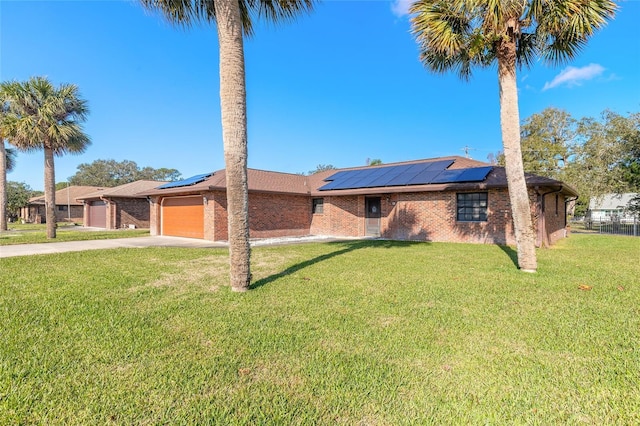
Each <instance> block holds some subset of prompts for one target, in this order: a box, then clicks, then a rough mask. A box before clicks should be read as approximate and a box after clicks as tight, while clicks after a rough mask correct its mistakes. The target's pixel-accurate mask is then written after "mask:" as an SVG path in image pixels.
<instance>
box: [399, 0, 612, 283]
mask: <svg viewBox="0 0 640 426" xmlns="http://www.w3.org/2000/svg"><path fill="white" fill-rule="evenodd" d="M616 9H617V6H616V5H615V3H614V2H613V1H610V0H418V1H417V2H416V3H414V4H413V5H412V6H411V9H410V12H411V13H412V14H413V17H412V18H411V26H412V32H413V34H414V36H415V38H416V40H417V42H418V45H419V49H420V60H421V61H422V63H423V64H424V65H425V66H426V68H427V69H429V70H431V71H433V72H436V73H444V72H447V71H455V72H457V73H458V75H459V76H460V77H461V78H462V79H465V80H466V79H469V78H470V77H471V72H472V68H473V67H480V68H484V67H488V66H491V65H493V64H494V63H496V62H497V65H498V81H499V85H500V123H501V127H502V145H503V149H504V156H505V168H506V172H507V183H508V187H509V199H510V202H511V210H512V216H513V223H514V229H515V237H516V244H517V250H518V266H519V267H520V269H522V270H524V271H528V272H535V271H536V269H537V260H536V252H535V233H534V230H533V223H532V220H531V209H530V204H529V196H528V192H527V186H526V182H525V177H524V170H523V165H522V150H521V147H520V114H519V111H518V89H517V84H516V68H517V67H523V66H525V67H529V66H531V65H532V64H533V62H534V60H535V59H536V58H537V57H540V58H542V59H543V60H544V61H545V62H547V63H550V64H553V65H556V64H560V63H563V62H566V61H568V60H570V59H572V58H574V57H575V56H576V54H577V53H578V51H579V50H580V48H581V47H583V46H584V45H585V44H586V42H587V40H588V38H589V37H590V36H591V35H592V34H593V33H594V31H595V30H596V29H598V28H600V27H602V26H603V25H604V24H605V23H606V21H607V20H608V19H610V18H612V17H613V15H614V13H615V11H616Z"/></svg>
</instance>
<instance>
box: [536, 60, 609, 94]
mask: <svg viewBox="0 0 640 426" xmlns="http://www.w3.org/2000/svg"><path fill="white" fill-rule="evenodd" d="M603 72H604V67H602V66H601V65H599V64H589V65H587V66H586V67H582V68H576V67H567V68H565V69H563V70H562V71H560V74H558V75H557V76H555V77H554V78H553V80H551V82H546V83H545V84H544V87H543V88H542V91H545V90H548V89H553V88H554V87H558V86H560V85H567V86H569V87H572V86H579V85H580V84H582V82H583V81H586V80H591V79H592V78H595V77H598V76H599V75H601V74H602V73H603Z"/></svg>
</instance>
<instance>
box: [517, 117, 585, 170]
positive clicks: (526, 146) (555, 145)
mask: <svg viewBox="0 0 640 426" xmlns="http://www.w3.org/2000/svg"><path fill="white" fill-rule="evenodd" d="M576 127H577V123H576V120H575V119H573V117H571V115H570V114H569V113H568V112H566V111H563V110H560V109H557V108H546V109H545V110H543V111H542V112H541V113H538V114H533V115H531V116H530V117H528V118H527V119H525V120H524V123H523V124H522V128H521V136H520V138H521V139H520V140H521V144H522V162H523V165H524V170H525V171H526V172H529V173H534V174H537V175H540V176H545V177H549V178H552V179H561V178H562V170H563V169H564V168H565V167H566V166H567V164H568V163H569V157H570V156H571V155H572V152H573V149H574V146H573V145H574V143H575V140H576Z"/></svg>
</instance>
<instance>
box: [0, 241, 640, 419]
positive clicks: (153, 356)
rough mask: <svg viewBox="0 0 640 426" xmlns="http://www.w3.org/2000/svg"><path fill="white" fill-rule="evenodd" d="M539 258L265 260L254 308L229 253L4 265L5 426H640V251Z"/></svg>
mask: <svg viewBox="0 0 640 426" xmlns="http://www.w3.org/2000/svg"><path fill="white" fill-rule="evenodd" d="M538 255H539V263H540V269H539V272H538V273H537V274H535V275H531V274H526V273H521V272H518V271H517V270H516V268H515V266H514V263H513V258H514V252H513V250H512V249H510V248H504V247H502V248H501V247H498V246H492V245H467V244H435V243H434V244H429V243H401V242H389V241H365V242H363V241H354V242H342V243H324V244H317V243H316V244H308V245H292V246H282V247H263V248H257V249H254V251H253V271H254V278H255V284H254V287H253V290H252V291H250V292H248V293H244V294H237V293H232V292H231V291H230V290H229V288H228V287H227V285H226V282H227V276H226V275H227V271H228V265H227V255H226V252H225V251H224V250H217V249H178V248H148V249H117V250H105V251H88V252H75V253H63V254H59V255H45V256H34V257H18V258H8V259H1V260H0V265H1V267H2V275H1V277H0V324H2V328H1V329H0V330H1V331H0V424H64V425H87V424H100V425H104V424H118V425H120V424H171V425H173V424H185V425H187V424H220V425H230V424H247V425H255V424H265V425H266V424H269V425H270V424H284V425H289V424H303V425H307V424H309V425H317V424H331V425H333V424H344V425H403V424H406V425H413V424H418V425H422V424H434V425H442V424H541V425H547V424H586V425H592V424H598V425H599V424H623V425H624V424H628V425H635V424H640V386H639V385H638V384H639V383H640V283H639V282H638V281H639V280H638V277H639V276H640V261H639V260H640V238H635V239H634V238H631V237H612V236H600V235H574V236H572V237H571V238H570V239H568V240H564V241H562V242H561V243H560V244H559V245H558V246H556V248H554V249H549V250H540V251H539V252H538ZM581 286H582V288H583V289H585V290H581V289H580V288H581ZM585 286H587V287H585ZM588 288H590V289H588ZM587 289H588V290H587Z"/></svg>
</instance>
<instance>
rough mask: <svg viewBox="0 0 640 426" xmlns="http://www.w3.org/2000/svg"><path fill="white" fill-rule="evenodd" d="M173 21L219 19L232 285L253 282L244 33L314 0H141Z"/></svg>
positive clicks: (301, 9)
mask: <svg viewBox="0 0 640 426" xmlns="http://www.w3.org/2000/svg"><path fill="white" fill-rule="evenodd" d="M140 1H141V3H142V5H143V6H144V7H146V8H147V9H150V10H157V11H159V12H160V13H162V15H164V17H165V18H166V19H168V20H169V21H170V22H171V23H173V24H176V25H180V26H184V27H189V26H192V25H194V24H196V23H200V22H204V23H215V24H216V27H217V30H218V43H219V49H220V107H221V108H220V109H221V115H222V141H223V145H224V161H225V169H226V181H227V209H228V228H229V262H230V278H231V289H232V290H233V291H246V290H248V289H249V284H250V283H251V269H250V256H251V250H250V246H249V195H248V194H249V191H248V186H247V102H246V84H245V71H244V44H243V36H244V35H247V36H250V35H252V34H253V19H255V18H256V17H260V18H265V19H267V20H270V21H273V22H280V21H283V20H288V19H292V18H293V17H295V16H296V15H297V14H299V13H301V12H305V11H310V10H311V9H312V7H313V3H314V0H217V1H216V0H182V1H175V0H140Z"/></svg>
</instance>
